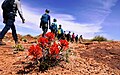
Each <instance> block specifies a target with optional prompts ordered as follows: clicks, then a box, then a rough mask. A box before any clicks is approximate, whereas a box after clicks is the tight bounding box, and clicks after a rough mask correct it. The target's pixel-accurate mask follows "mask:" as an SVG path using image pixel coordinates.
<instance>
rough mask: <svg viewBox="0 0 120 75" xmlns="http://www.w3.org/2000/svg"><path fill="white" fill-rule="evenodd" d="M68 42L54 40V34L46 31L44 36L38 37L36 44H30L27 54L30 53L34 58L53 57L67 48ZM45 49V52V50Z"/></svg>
mask: <svg viewBox="0 0 120 75" xmlns="http://www.w3.org/2000/svg"><path fill="white" fill-rule="evenodd" d="M68 45H69V43H68V42H67V41H66V40H60V41H59V42H58V41H57V40H56V41H55V35H54V34H53V33H51V32H48V33H47V34H46V35H45V37H40V38H39V39H38V44H37V45H32V46H31V47H30V49H29V50H28V52H29V55H32V56H33V58H34V59H39V58H42V57H46V56H50V57H49V58H53V56H55V58H56V57H57V56H58V55H59V54H60V51H65V50H67V49H68ZM46 51H47V52H46Z"/></svg>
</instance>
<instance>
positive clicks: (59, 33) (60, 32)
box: [57, 25, 63, 40]
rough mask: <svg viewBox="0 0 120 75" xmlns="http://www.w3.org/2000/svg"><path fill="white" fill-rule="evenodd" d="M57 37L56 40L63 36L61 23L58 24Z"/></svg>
mask: <svg viewBox="0 0 120 75" xmlns="http://www.w3.org/2000/svg"><path fill="white" fill-rule="evenodd" d="M57 37H58V40H60V39H61V38H62V37H63V29H62V25H59V28H58V33H57Z"/></svg>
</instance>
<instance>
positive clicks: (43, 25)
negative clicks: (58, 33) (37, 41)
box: [40, 22, 48, 37]
mask: <svg viewBox="0 0 120 75" xmlns="http://www.w3.org/2000/svg"><path fill="white" fill-rule="evenodd" d="M41 27H42V31H43V34H42V36H43V37H44V35H45V34H46V33H47V31H48V23H44V22H41V23H40V28H41Z"/></svg>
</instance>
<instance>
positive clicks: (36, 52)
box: [28, 45, 42, 58]
mask: <svg viewBox="0 0 120 75" xmlns="http://www.w3.org/2000/svg"><path fill="white" fill-rule="evenodd" d="M28 52H29V56H30V55H32V56H33V58H40V57H42V49H41V48H40V47H39V45H36V46H34V45H32V46H31V47H30V49H29V50H28Z"/></svg>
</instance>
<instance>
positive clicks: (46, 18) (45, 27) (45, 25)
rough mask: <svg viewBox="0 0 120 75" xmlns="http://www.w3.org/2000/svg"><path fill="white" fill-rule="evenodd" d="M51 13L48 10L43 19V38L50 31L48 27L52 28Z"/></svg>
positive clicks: (41, 23) (41, 24) (41, 26)
mask: <svg viewBox="0 0 120 75" xmlns="http://www.w3.org/2000/svg"><path fill="white" fill-rule="evenodd" d="M49 12H50V11H49V10H48V9H46V10H45V14H43V15H42V17H41V22H40V28H42V31H43V34H42V36H43V37H44V35H45V34H46V32H47V31H48V25H49V28H50V24H51V22H50V15H49Z"/></svg>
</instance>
